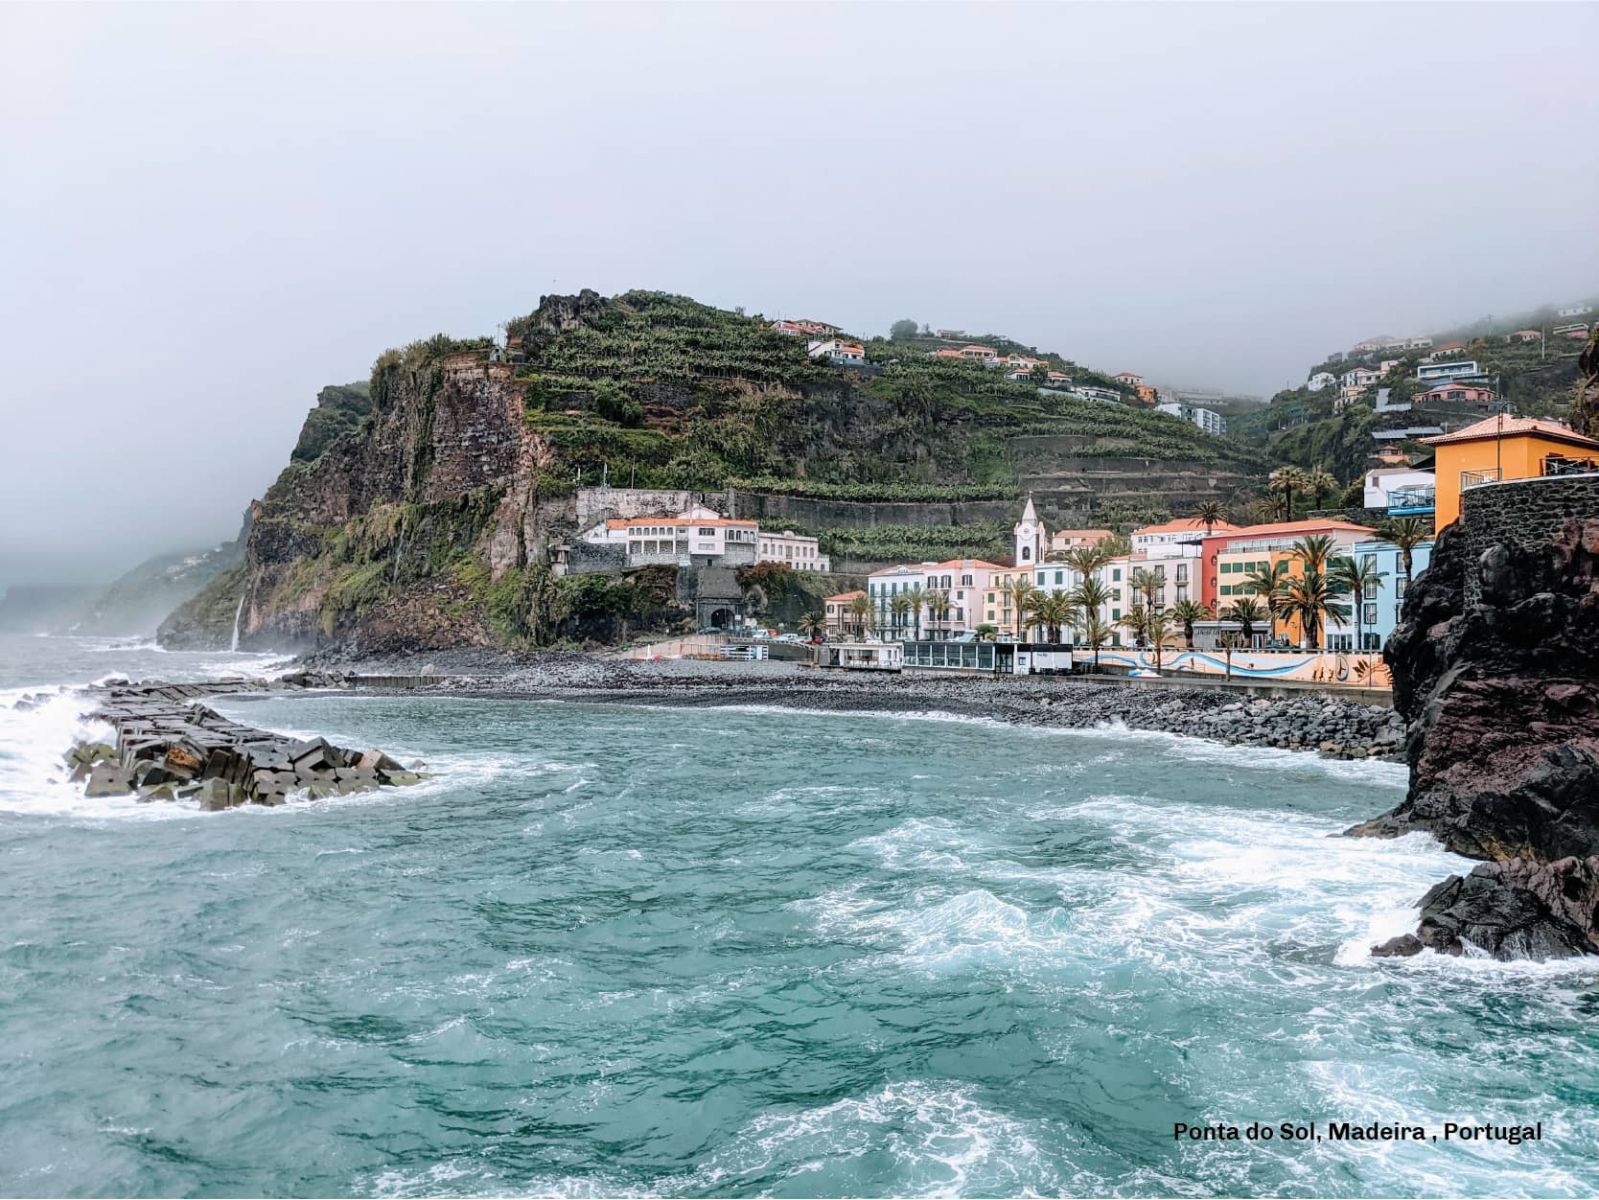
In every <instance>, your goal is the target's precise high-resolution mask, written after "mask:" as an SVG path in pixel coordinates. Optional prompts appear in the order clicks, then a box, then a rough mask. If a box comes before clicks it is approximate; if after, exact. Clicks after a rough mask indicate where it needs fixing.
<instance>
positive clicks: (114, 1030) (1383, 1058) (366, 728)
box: [0, 655, 1599, 1196]
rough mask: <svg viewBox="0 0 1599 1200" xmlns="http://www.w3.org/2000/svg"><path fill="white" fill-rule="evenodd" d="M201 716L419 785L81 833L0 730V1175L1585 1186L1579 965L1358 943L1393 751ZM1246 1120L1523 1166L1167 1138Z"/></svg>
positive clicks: (1379, 898) (57, 1186)
mask: <svg viewBox="0 0 1599 1200" xmlns="http://www.w3.org/2000/svg"><path fill="white" fill-rule="evenodd" d="M111 657H113V658H115V657H116V656H115V655H112V656H111ZM220 657H226V656H220ZM239 657H240V658H243V657H244V656H239ZM195 669H196V670H197V671H204V670H211V669H214V667H212V666H206V665H205V664H195ZM12 694H14V693H12ZM219 706H220V707H222V708H223V709H224V710H225V711H227V712H228V714H229V715H232V716H235V717H238V718H239V719H243V720H247V721H249V722H251V723H253V724H257V725H261V726H265V727H270V728H273V729H279V730H284V731H305V732H311V731H316V732H322V733H325V734H327V735H328V736H329V737H331V738H334V739H335V740H338V741H341V742H344V743H347V744H354V745H362V744H374V745H379V746H383V747H385V748H388V749H390V750H392V751H394V752H396V753H397V754H399V755H400V756H401V757H408V756H412V755H416V756H420V757H422V758H424V759H426V760H427V761H428V763H429V764H430V766H431V767H432V768H433V769H435V770H436V771H437V772H438V775H437V777H436V778H435V779H434V780H432V781H430V782H428V783H426V784H424V785H421V786H420V787H418V788H414V789H406V790H404V791H403V792H394V793H389V792H385V793H384V794H382V795H381V796H378V797H371V796H368V797H353V798H347V799H341V800H335V801H322V802H316V803H311V802H305V803H300V804H291V805H289V806H287V807H284V808H280V809H273V810H261V809H255V810H250V809H245V810H235V811H232V812H228V813H224V814H215V815H202V814H199V813H197V812H192V811H190V810H187V809H185V808H183V807H181V806H175V805H144V806H141V805H137V804H135V803H133V802H131V801H114V802H112V801H99V802H95V803H96V804H97V805H99V806H100V807H98V808H96V809H94V810H92V811H85V810H83V809H81V808H80V807H77V806H75V805H74V804H73V803H72V802H70V800H69V799H68V796H69V793H68V791H67V789H65V788H64V786H62V785H58V784H55V785H53V784H51V783H50V782H48V776H49V774H50V773H51V771H52V770H53V768H51V767H50V766H49V764H48V762H47V759H48V757H50V756H46V755H35V756H34V757H33V758H31V759H29V758H23V757H18V756H17V755H16V754H15V748H16V747H17V746H18V745H19V744H22V743H25V742H26V740H27V737H28V735H29V733H30V731H31V732H32V733H33V734H35V735H37V737H39V738H52V739H53V738H59V736H60V733H61V730H60V729H57V728H47V727H46V725H47V724H48V718H47V716H46V715H44V714H42V713H41V712H40V711H39V710H35V711H32V712H27V713H17V712H13V711H11V710H9V709H6V710H0V733H3V734H4V735H5V738H6V739H8V740H5V741H3V742H0V854H3V855H4V860H3V861H4V863H5V869H4V871H3V872H0V881H3V882H0V929H3V930H4V931H5V932H4V936H3V939H0V995H3V996H4V997H5V1003H4V1004H3V1005H0V1035H3V1037H4V1039H5V1044H6V1045H7V1046H8V1048H9V1053H8V1055H7V1057H6V1059H5V1060H4V1061H3V1062H0V1129H4V1130H5V1141H6V1145H7V1151H6V1153H5V1154H4V1155H0V1192H3V1193H6V1194H17V1193H37V1192H45V1193H61V1192H94V1193H107V1192H119V1193H120V1192H125V1193H128V1194H135V1195H139V1194H157V1193H199V1192H205V1193H211V1194H237V1193H252V1192H257V1193H274V1194H312V1193H315V1194H341V1193H345V1192H356V1193H361V1194H375V1195H396V1196H398V1195H414V1194H437V1193H443V1194H472V1193H482V1192H510V1193H550V1192H555V1193H565V1194H594V1193H605V1194H614V1193H635V1192H639V1193H641V1192H661V1193H669V1194H683V1195H695V1194H707V1193H715V1194H740V1195H743V1194H758V1193H759V1194H773V1195H841V1194H856V1195H879V1194H888V1193H909V1194H930V1193H954V1194H968V1195H989V1194H1008V1193H1018V1192H1039V1193H1058V1192H1068V1193H1105V1192H1117V1193H1120V1194H1128V1195H1140V1194H1151V1193H1169V1192H1178V1193H1183V1194H1229V1193H1239V1192H1248V1193H1271V1194H1283V1195H1303V1194H1334V1195H1363V1194H1388V1193H1401V1194H1424V1195H1438V1194H1450V1193H1457V1192H1468V1193H1496V1194H1497V1193H1509V1194H1526V1195H1592V1194H1594V1193H1595V1191H1596V1190H1599V1180H1596V1178H1595V1174H1594V1171H1593V1167H1592V1163H1593V1162H1594V1161H1596V1160H1599V1132H1596V1126H1595V1122H1594V1120H1593V1113H1594V1106H1595V1103H1596V1101H1599V1085H1596V1084H1595V1083H1594V1080H1595V1079H1596V1078H1599V1036H1596V1034H1595V1032H1594V1030H1595V1027H1596V1026H1595V1022H1594V1016H1595V1014H1596V1011H1599V975H1596V973H1595V970H1594V968H1593V967H1592V966H1591V965H1587V964H1576V965H1569V964H1568V965H1563V966H1549V967H1540V966H1535V965H1527V964H1522V965H1507V964H1499V963H1493V962H1478V961H1461V960H1448V959H1437V958H1433V957H1430V956H1424V957H1422V958H1419V959H1413V960H1404V961H1387V962H1381V963H1378V962H1374V961H1373V960H1371V959H1369V958H1368V957H1366V954H1365V950H1366V947H1367V946H1368V945H1369V944H1370V942H1371V941H1372V940H1374V939H1376V938H1378V937H1381V936H1386V935H1387V934H1391V933H1393V932H1397V931H1398V930H1399V929H1401V928H1403V927H1404V925H1405V922H1406V921H1407V920H1411V919H1413V911H1412V910H1410V909H1409V906H1410V905H1411V904H1413V903H1414V901H1415V900H1416V898H1417V897H1418V896H1419V895H1420V894H1421V893H1422V892H1423V891H1424V890H1425V889H1426V888H1427V887H1428V886H1430V885H1431V884H1432V883H1433V882H1436V881H1437V880H1438V879H1439V878H1441V877H1442V876H1443V875H1444V874H1446V873H1447V872H1449V871H1451V870H1459V869H1462V868H1464V867H1466V866H1467V865H1468V864H1467V863H1466V862H1465V861H1464V860H1460V859H1457V858H1455V857H1454V856H1452V855H1449V854H1447V853H1445V852H1443V851H1441V850H1440V849H1439V848H1438V847H1437V846H1436V844H1434V843H1432V842H1430V841H1428V840H1426V839H1424V838H1421V837H1410V838H1406V839H1402V840H1400V841H1394V842H1370V841H1351V840H1345V839H1340V838H1337V837H1335V836H1333V835H1335V834H1336V833H1337V832H1338V831H1339V830H1340V829H1342V828H1344V827H1345V826H1347V825H1348V824H1349V823H1351V822H1352V821H1355V820H1357V819H1360V818H1363V817H1367V816H1370V815H1372V814H1373V813H1375V812H1378V811H1380V810H1381V809H1383V808H1386V807H1388V806H1390V805H1391V804H1392V803H1393V802H1394V801H1395V800H1396V799H1397V798H1398V796H1399V795H1400V794H1401V789H1402V787H1403V782H1404V779H1403V772H1402V770H1401V769H1400V768H1398V767H1395V766H1393V765H1391V764H1378V763H1358V764H1357V763H1333V762H1325V761H1322V760H1319V759H1316V758H1313V757H1309V756H1298V755H1289V754H1286V753H1279V754H1262V753H1261V752H1259V751H1254V750H1243V749H1229V748H1225V747H1221V746H1215V745H1210V744H1205V743H1197V742H1192V741H1188V740H1185V739H1178V738H1173V737H1165V736H1161V735H1150V734H1143V735H1134V734H1128V733H1126V732H1122V731H1114V730H1106V731H1096V732H1081V733H1060V732H1050V731H1038V730H1019V729H1009V728H1004V727H999V726H994V725H991V724H988V723H981V722H975V723H974V722H963V721H957V720H950V719H943V720H932V719H925V718H920V717H910V718H906V717H883V716H865V715H859V714H825V715H823V714H793V713H784V712H775V711H763V710H744V711H733V710H719V711H706V710H696V711H683V710H677V711H670V710H661V709H639V708H622V707H614V706H605V705H563V704H553V703H528V702H512V701H473V700H459V699H450V700H440V699H423V698H373V697H368V698H352V697H348V696H334V695H326V696H320V697H317V696H311V697H286V696H274V697H272V698H268V699H246V698H242V697H240V698H231V699H228V700H225V701H222V702H221V703H220V705H219ZM50 749H51V751H52V755H53V754H54V753H58V752H59V751H58V750H57V749H56V747H55V746H54V745H52V746H51V747H50ZM824 751H825V753H824ZM56 773H57V774H59V771H58V770H57V771H56ZM151 810H159V811H158V812H152V811H151ZM1257 1119H1258V1120H1263V1121H1271V1122H1277V1121H1282V1120H1306V1121H1308V1120H1315V1121H1318V1122H1323V1123H1324V1122H1326V1121H1329V1120H1349V1121H1359V1122H1365V1121H1369V1120H1384V1121H1396V1120H1398V1121H1405V1122H1416V1123H1420V1124H1424V1125H1427V1126H1429V1127H1430V1128H1434V1129H1436V1128H1439V1127H1441V1124H1442V1122H1443V1121H1445V1120H1478V1121H1481V1120H1494V1121H1498V1122H1514V1123H1531V1122H1534V1121H1538V1120H1541V1121H1542V1122H1543V1123H1544V1130H1545V1139H1546V1140H1545V1141H1544V1142H1542V1143H1532V1144H1528V1145H1523V1146H1520V1147H1516V1148H1509V1147H1505V1146H1503V1145H1502V1144H1497V1143H1496V1144H1492V1145H1489V1146H1477V1147H1472V1146H1465V1145H1461V1144H1447V1145H1446V1144H1443V1143H1439V1144H1422V1145H1408V1144H1407V1145H1394V1146H1380V1145H1379V1146H1362V1145H1360V1144H1349V1143H1342V1144H1328V1143H1322V1144H1312V1145H1310V1146H1292V1145H1284V1144H1281V1143H1275V1144H1268V1145H1256V1144H1225V1145H1215V1144H1204V1145H1189V1144H1177V1143H1174V1142H1173V1141H1172V1140H1171V1126H1172V1123H1173V1122H1176V1121H1190V1122H1203V1121H1207V1120H1220V1121H1229V1122H1247V1121H1250V1120H1257Z"/></svg>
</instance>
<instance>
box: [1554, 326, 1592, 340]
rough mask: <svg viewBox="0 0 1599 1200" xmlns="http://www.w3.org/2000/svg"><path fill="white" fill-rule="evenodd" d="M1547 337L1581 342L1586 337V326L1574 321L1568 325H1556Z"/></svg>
mask: <svg viewBox="0 0 1599 1200" xmlns="http://www.w3.org/2000/svg"><path fill="white" fill-rule="evenodd" d="M1549 335H1550V336H1551V337H1563V338H1572V339H1573V340H1576V341H1581V340H1582V339H1583V338H1586V337H1587V336H1588V326H1587V324H1586V323H1585V322H1583V321H1575V322H1573V323H1572V324H1570V325H1556V326H1555V327H1554V328H1553V329H1551V330H1550V331H1549Z"/></svg>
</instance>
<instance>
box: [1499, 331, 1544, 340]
mask: <svg viewBox="0 0 1599 1200" xmlns="http://www.w3.org/2000/svg"><path fill="white" fill-rule="evenodd" d="M1505 340H1506V341H1510V342H1541V341H1543V331H1542V330H1539V329H1518V330H1516V332H1515V333H1512V334H1511V335H1510V336H1509V337H1507V338H1506V339H1505Z"/></svg>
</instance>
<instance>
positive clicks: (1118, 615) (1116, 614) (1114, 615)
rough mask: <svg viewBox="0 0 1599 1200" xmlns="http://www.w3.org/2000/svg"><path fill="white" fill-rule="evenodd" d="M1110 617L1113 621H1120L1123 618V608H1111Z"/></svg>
mask: <svg viewBox="0 0 1599 1200" xmlns="http://www.w3.org/2000/svg"><path fill="white" fill-rule="evenodd" d="M1110 619H1111V620H1112V621H1120V620H1121V619H1122V610H1121V609H1119V608H1113V609H1111V610H1110Z"/></svg>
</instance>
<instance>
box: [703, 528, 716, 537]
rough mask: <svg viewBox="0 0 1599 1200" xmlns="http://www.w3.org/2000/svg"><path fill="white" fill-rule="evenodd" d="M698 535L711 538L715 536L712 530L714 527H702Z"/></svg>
mask: <svg viewBox="0 0 1599 1200" xmlns="http://www.w3.org/2000/svg"><path fill="white" fill-rule="evenodd" d="M700 536H701V537H708V538H713V537H715V536H716V530H714V529H702V530H700Z"/></svg>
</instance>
